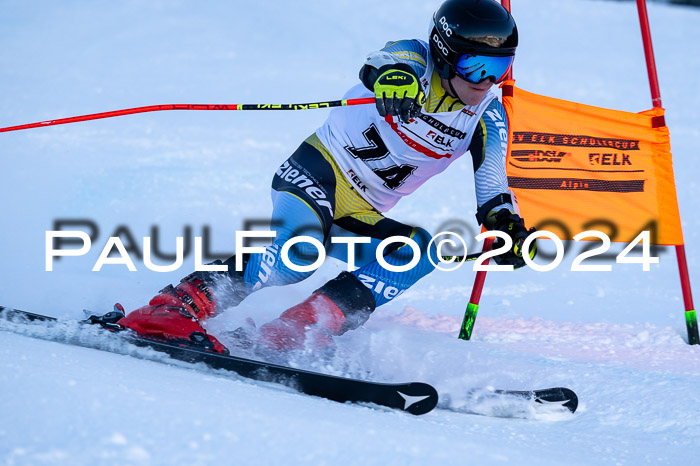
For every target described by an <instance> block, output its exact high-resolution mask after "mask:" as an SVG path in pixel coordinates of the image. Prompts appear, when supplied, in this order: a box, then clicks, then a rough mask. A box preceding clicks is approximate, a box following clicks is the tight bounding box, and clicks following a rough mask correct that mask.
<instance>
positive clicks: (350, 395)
mask: <svg viewBox="0 0 700 466" xmlns="http://www.w3.org/2000/svg"><path fill="white" fill-rule="evenodd" d="M109 315H110V314H105V316H101V317H100V316H93V317H91V318H88V320H85V321H80V324H85V325H86V326H87V325H89V326H90V327H96V326H95V325H94V324H96V323H97V324H101V325H100V326H101V327H103V328H105V329H106V330H105V331H110V332H109V333H112V334H117V335H118V338H120V339H121V340H124V341H126V342H128V343H131V344H133V345H136V346H140V347H147V348H151V349H153V350H155V351H159V352H161V353H165V354H167V355H168V356H169V357H171V358H172V359H176V360H179V361H184V362H187V363H204V364H206V365H207V366H209V367H210V368H212V369H223V370H227V371H231V372H234V373H236V374H238V375H240V376H241V377H245V378H249V379H253V380H259V381H263V382H273V383H278V384H281V385H285V386H288V387H291V388H293V389H295V390H297V391H299V392H301V393H304V394H307V395H313V396H319V397H322V398H327V399H329V400H333V401H337V402H340V403H348V402H349V403H367V404H375V405H380V406H385V407H388V408H392V409H397V410H400V411H406V412H408V413H410V414H416V415H418V414H425V413H428V412H430V411H431V410H432V409H433V408H435V406H436V405H437V404H438V393H437V391H436V390H435V388H434V387H433V386H431V385H429V384H426V383H422V382H409V383H379V382H371V381H366V380H358V379H350V378H345V377H337V376H333V375H327V374H321V373H317V372H311V371H306V370H302V369H294V368H291V367H286V366H280V365H277V364H271V363H266V362H262V361H255V360H251V359H246V358H242V357H238V356H231V355H222V354H219V353H216V352H214V351H211V350H207V349H202V348H197V347H194V346H193V345H192V343H191V342H188V341H182V342H178V341H176V340H169V339H168V340H166V339H163V338H156V337H145V336H141V335H137V334H135V333H133V332H131V331H128V330H127V331H124V330H123V329H122V328H121V327H120V326H118V325H116V324H110V323H109V319H108V318H107V319H104V318H105V317H108V316H109ZM0 318H2V319H3V320H6V321H9V322H15V323H29V322H43V323H45V324H47V325H53V324H58V323H60V321H59V320H58V319H56V318H55V317H49V316H45V315H41V314H34V313H31V312H26V311H21V310H18V309H13V308H9V307H5V306H0ZM76 322H77V321H76ZM71 343H75V344H79V345H82V346H86V347H90V348H95V349H100V350H104V351H115V350H113V349H112V348H110V347H109V346H103V345H95V344H94V343H93V344H90V343H89V342H84V341H78V342H75V341H71ZM510 397H513V398H514V399H519V400H528V401H531V402H532V403H534V405H533V406H535V408H536V409H537V405H544V407H546V406H547V405H560V406H562V407H564V408H566V409H568V410H569V411H570V412H572V413H573V412H575V411H576V408H577V407H578V397H577V396H576V393H574V392H573V390H570V389H568V388H564V387H555V388H547V389H542V390H523V391H521V390H491V391H483V390H480V391H479V398H504V399H507V398H510ZM447 409H449V408H447ZM466 412H472V411H469V410H467V411H466Z"/></svg>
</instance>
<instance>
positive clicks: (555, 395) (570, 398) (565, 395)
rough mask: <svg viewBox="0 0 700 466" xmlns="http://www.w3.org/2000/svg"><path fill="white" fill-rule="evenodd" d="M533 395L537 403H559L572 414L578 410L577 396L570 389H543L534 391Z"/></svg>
mask: <svg viewBox="0 0 700 466" xmlns="http://www.w3.org/2000/svg"><path fill="white" fill-rule="evenodd" d="M533 393H534V395H535V401H536V402H537V403H559V404H561V405H562V406H564V407H565V408H566V409H568V410H569V411H571V412H572V413H575V412H576V410H577V409H578V396H577V395H576V393H575V392H574V391H573V390H571V389H570V388H566V387H554V388H545V389H543V390H535V391H534V392H533Z"/></svg>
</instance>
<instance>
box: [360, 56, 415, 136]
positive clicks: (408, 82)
mask: <svg viewBox="0 0 700 466" xmlns="http://www.w3.org/2000/svg"><path fill="white" fill-rule="evenodd" d="M373 89H374V95H375V98H376V99H377V112H379V115H380V116H382V117H385V116H387V115H391V116H394V117H398V119H399V120H401V121H402V122H404V123H407V122H408V121H409V120H410V119H411V118H415V117H416V116H417V115H418V114H419V113H420V111H421V107H422V106H423V104H424V103H425V94H424V93H423V89H422V88H421V85H420V81H419V78H418V76H416V73H415V72H414V71H413V69H412V68H411V67H410V66H408V65H406V64H403V63H397V64H393V65H385V66H382V67H381V68H379V70H378V71H377V80H376V81H375V82H374V86H373Z"/></svg>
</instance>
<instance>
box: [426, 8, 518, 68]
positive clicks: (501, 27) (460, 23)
mask: <svg viewBox="0 0 700 466" xmlns="http://www.w3.org/2000/svg"><path fill="white" fill-rule="evenodd" d="M429 43H430V54H431V55H432V57H433V63H434V64H435V69H436V71H437V73H438V75H439V76H440V77H441V78H445V79H452V78H453V77H454V75H455V65H456V63H457V60H458V59H459V58H460V57H461V56H462V55H464V54H467V53H472V54H476V55H487V56H513V55H515V48H516V47H517V46H518V28H517V27H516V25H515V20H514V19H513V17H512V16H511V14H510V13H509V12H508V10H506V9H505V8H504V7H503V6H502V5H501V4H500V3H498V2H496V1H494V0H447V1H446V2H445V3H443V4H442V5H441V6H440V8H438V9H437V11H436V12H435V14H434V15H433V21H432V27H431V28H430V38H429Z"/></svg>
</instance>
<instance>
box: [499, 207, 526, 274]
mask: <svg viewBox="0 0 700 466" xmlns="http://www.w3.org/2000/svg"><path fill="white" fill-rule="evenodd" d="M495 217H496V223H495V225H494V226H495V228H494V229H496V230H500V231H502V232H504V233H506V234H508V236H510V237H511V238H512V239H513V246H512V247H511V249H510V251H508V252H506V253H504V254H500V255H498V256H494V257H493V260H494V261H495V262H496V264H498V265H512V266H513V268H514V269H519V268H521V267H524V266H525V259H523V243H525V240H526V239H527V237H528V236H529V235H530V233H534V232H535V229H534V228H530V229H529V230H528V229H527V228H525V221H524V220H523V219H522V218H520V216H518V215H516V214H514V213H512V212H511V211H509V210H508V209H501V210H499V211H498V212H497V213H496V215H495ZM504 243H505V242H504V241H503V240H502V239H500V238H496V240H495V241H494V242H493V249H497V248H499V247H502V246H503V244H504ZM529 252H530V259H534V258H535V255H537V240H535V241H533V242H532V243H530V251H529Z"/></svg>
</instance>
